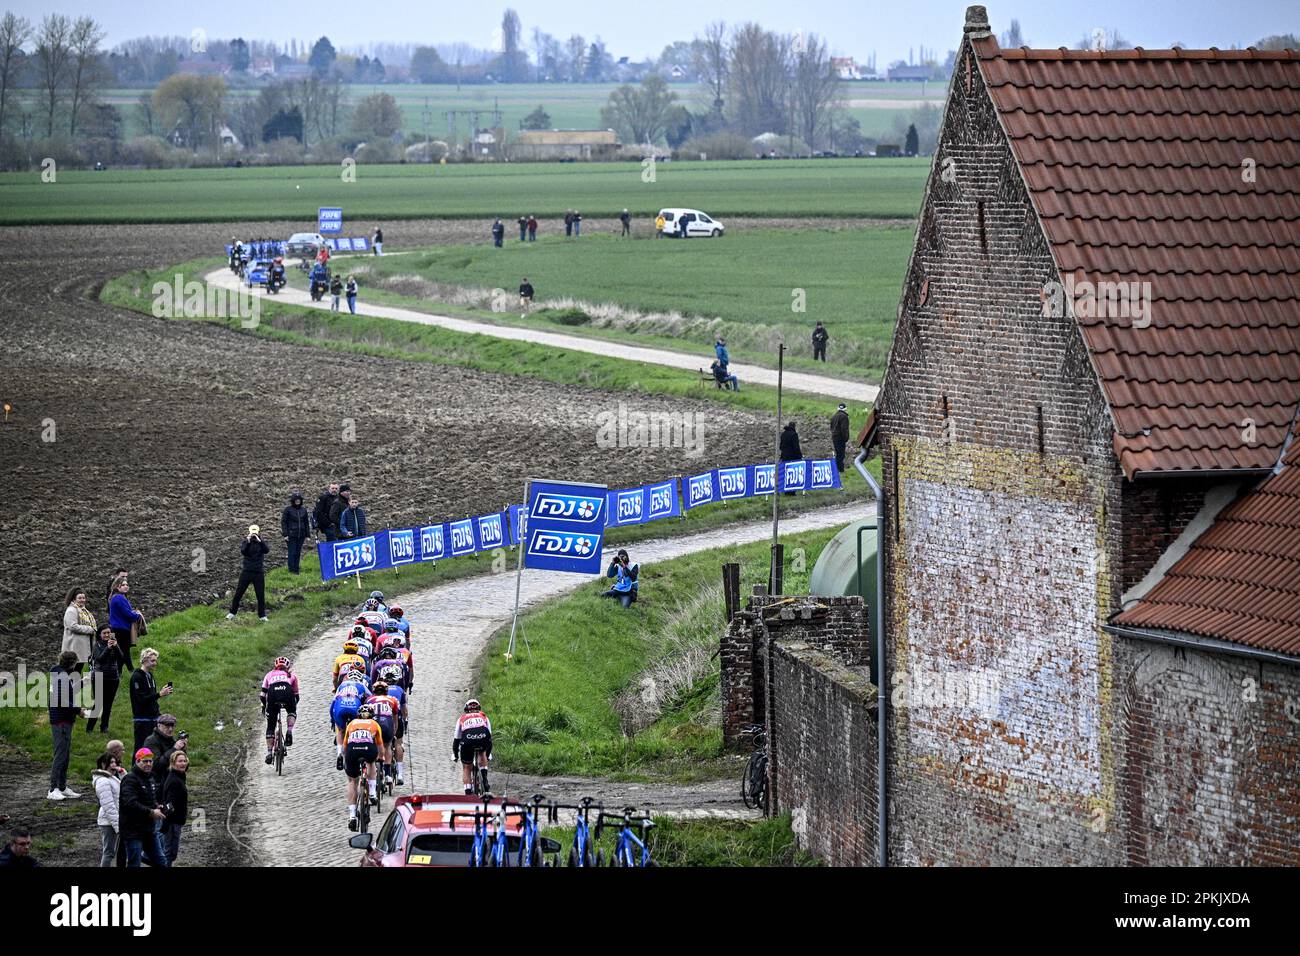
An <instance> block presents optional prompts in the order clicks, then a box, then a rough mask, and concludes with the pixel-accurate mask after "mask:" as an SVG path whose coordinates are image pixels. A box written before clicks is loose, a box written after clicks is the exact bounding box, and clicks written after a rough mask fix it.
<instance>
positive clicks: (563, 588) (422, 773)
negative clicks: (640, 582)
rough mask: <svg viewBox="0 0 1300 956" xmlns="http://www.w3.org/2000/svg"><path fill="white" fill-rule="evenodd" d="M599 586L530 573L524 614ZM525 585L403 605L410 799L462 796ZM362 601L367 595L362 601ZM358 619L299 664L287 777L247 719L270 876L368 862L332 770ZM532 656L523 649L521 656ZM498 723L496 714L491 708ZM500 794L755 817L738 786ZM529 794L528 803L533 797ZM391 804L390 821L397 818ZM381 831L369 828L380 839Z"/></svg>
mask: <svg viewBox="0 0 1300 956" xmlns="http://www.w3.org/2000/svg"><path fill="white" fill-rule="evenodd" d="M868 507H869V503H863V502H857V503H854V504H852V505H847V504H846V505H838V506H835V507H829V508H822V509H819V510H817V511H814V512H809V513H805V514H802V515H799V516H797V517H792V518H790V519H788V520H786V521H783V522H782V524H781V528H782V530H783V531H785V532H787V533H796V532H801V531H810V530H815V529H818V528H831V527H838V526H841V525H845V524H848V523H849V522H850V521H853V520H855V519H857V518H860V517H862V516H863V514H864V512H865V509H866V508H868ZM770 534H771V525H770V524H769V523H767V522H751V523H747V524H743V525H737V526H734V527H730V528H722V529H719V530H715V531H707V532H702V533H700V534H693V535H686V536H682V537H679V538H668V539H662V540H654V541H644V542H640V543H638V544H637V545H636V546H635V549H634V550H635V554H636V558H637V560H638V561H639V562H640V563H641V564H643V565H649V564H653V563H655V562H659V561H665V560H668V559H669V558H676V557H681V556H682V555H687V554H692V553H695V552H698V551H705V550H708V549H710V548H719V547H725V546H728V545H733V544H745V543H749V542H752V541H762V540H764V539H765V538H767V537H768V536H769V535H770ZM590 580H592V579H591V578H588V577H585V576H579V575H572V574H558V573H553V572H552V573H547V572H542V571H527V570H526V571H524V573H523V575H522V581H521V586H520V605H521V607H527V608H531V607H535V606H536V605H538V604H540V603H542V602H544V601H548V600H550V599H552V598H555V597H558V596H560V595H562V594H564V593H565V592H567V591H571V590H574V589H575V588H577V587H579V586H581V585H583V584H585V583H587V582H588V581H590ZM514 589H515V574H514V573H513V571H512V572H511V573H508V574H507V573H502V574H483V575H477V576H475V577H470V578H466V579H463V580H460V581H453V582H450V583H448V584H443V585H439V586H437V587H433V588H428V589H426V590H423V591H416V592H414V593H411V594H402V595H400V599H401V604H402V607H403V608H404V609H405V612H406V617H407V618H408V620H410V621H411V630H412V645H413V648H414V651H415V659H416V672H417V678H418V679H417V682H416V689H415V693H414V694H412V695H411V697H410V698H409V708H410V724H409V729H408V735H407V738H406V740H407V764H408V766H407V768H406V786H404V787H398V788H396V791H395V795H396V796H400V795H401V794H404V793H413V792H417V791H418V792H422V793H439V792H443V793H459V792H460V790H461V781H460V768H459V767H454V766H452V763H451V733H452V729H453V728H454V726H455V721H456V718H457V717H458V716H459V715H460V713H461V711H462V708H463V706H464V703H465V697H466V695H467V694H468V693H469V691H470V686H471V682H472V680H473V671H474V665H475V663H476V662H477V661H478V659H479V658H480V656H481V655H482V653H483V649H484V647H485V646H486V644H487V642H488V640H489V639H490V638H491V636H492V635H493V634H494V633H496V632H497V631H498V630H500V629H501V628H502V627H503V626H505V625H508V624H509V623H510V618H511V611H512V609H513V607H514ZM362 593H364V592H358V594H359V595H360V594H362ZM350 620H351V618H350V617H346V618H344V617H340V618H339V619H338V620H336V621H334V622H333V623H331V624H329V625H326V626H325V627H323V628H320V629H318V630H317V631H316V632H314V633H313V635H312V637H311V639H310V640H309V642H308V644H307V645H306V647H304V648H303V649H302V650H301V651H300V652H298V654H297V656H296V659H295V660H294V670H295V671H296V672H297V674H298V680H299V682H300V685H301V688H300V689H301V701H300V703H299V705H298V722H297V726H296V727H295V730H294V746H293V747H291V748H290V749H289V756H288V759H287V760H286V761H285V765H284V775H283V776H280V777H277V776H276V775H275V771H274V768H272V767H268V766H266V764H265V763H264V762H263V760H262V758H263V756H264V754H265V752H266V744H265V741H264V739H263V737H262V733H263V726H262V725H263V723H264V721H263V720H262V719H261V718H260V715H258V713H257V712H256V711H253V712H252V713H251V714H250V715H249V717H248V718H247V721H248V723H247V724H246V726H249V725H256V726H253V727H252V729H251V732H250V740H249V752H248V759H247V764H246V765H247V768H248V770H247V779H246V781H245V783H246V786H245V788H244V790H243V797H242V801H243V802H244V804H245V805H244V806H243V807H242V808H240V809H241V810H242V811H243V816H244V819H245V821H246V824H247V826H246V828H245V833H246V834H247V838H248V840H249V842H250V843H251V844H252V847H253V849H254V851H255V853H256V856H257V858H258V861H259V862H260V863H262V864H264V865H268V866H348V865H355V864H356V863H357V861H358V857H359V854H358V853H357V851H356V850H353V849H352V848H350V847H349V846H348V842H347V841H348V838H349V837H351V836H352V835H353V834H352V832H351V831H350V830H348V828H347V809H346V801H345V791H344V787H345V783H346V781H345V778H344V775H343V774H342V773H341V772H339V771H337V770H335V769H334V739H333V731H332V730H331V728H330V726H329V717H328V715H329V705H330V701H331V700H332V698H333V694H332V692H331V689H330V674H331V669H332V666H333V661H334V657H335V655H337V654H338V653H339V645H340V644H341V642H342V635H343V634H344V633H345V630H346V627H347V625H348V624H349V623H350ZM526 654H527V651H526V650H525V649H524V648H523V646H522V642H520V647H519V655H520V656H526ZM487 710H488V713H489V715H491V716H495V717H499V716H500V715H498V714H493V712H492V707H491V703H490V702H489V703H488V708H487ZM492 788H493V790H494V791H496V792H497V793H499V794H506V793H508V794H509V795H510V796H512V797H526V796H531V795H532V794H533V793H538V792H540V793H545V794H547V796H548V797H550V798H561V799H565V800H568V799H571V798H573V797H574V796H577V795H582V794H591V795H592V796H597V797H598V798H600V799H602V800H604V801H605V805H606V806H622V805H623V804H624V802H625V801H626V802H629V803H635V804H636V805H637V806H638V807H640V808H643V809H647V810H650V811H652V812H653V811H656V810H658V811H666V812H668V813H670V814H671V815H674V816H680V817H749V816H752V815H753V814H751V813H749V812H748V811H745V810H744V808H743V805H742V804H741V803H740V800H739V799H738V793H737V789H738V788H737V785H736V782H735V781H734V780H724V781H719V782H717V783H716V784H712V783H711V784H692V785H683V786H672V785H667V784H643V785H638V784H626V783H617V784H615V783H607V782H605V781H598V782H594V783H593V782H591V781H583V780H579V779H574V778H571V777H566V778H537V777H528V778H522V777H512V776H511V775H509V774H502V773H501V772H500V771H497V772H495V773H494V774H493V779H492ZM525 790H526V791H527V793H524V791H525ZM391 799H392V798H388V799H386V800H385V801H384V813H385V814H387V812H388V809H389V807H390V806H391ZM382 822H383V820H382V819H379V820H376V821H374V822H372V824H371V829H372V832H377V831H378V828H379V825H380V824H382Z"/></svg>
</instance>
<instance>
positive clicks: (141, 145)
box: [122, 136, 176, 169]
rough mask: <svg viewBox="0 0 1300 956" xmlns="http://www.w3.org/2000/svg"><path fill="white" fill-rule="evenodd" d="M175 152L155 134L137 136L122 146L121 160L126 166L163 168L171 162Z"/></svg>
mask: <svg viewBox="0 0 1300 956" xmlns="http://www.w3.org/2000/svg"><path fill="white" fill-rule="evenodd" d="M175 152H176V150H175V148H174V147H171V146H168V145H167V144H166V143H164V142H163V141H162V140H160V139H159V138H158V137H156V136H137V137H136V138H135V139H132V140H130V141H128V142H127V143H125V144H123V146H122V162H123V163H124V164H126V165H127V166H143V167H144V168H145V169H163V168H165V167H167V166H171V165H172V164H173V160H174V158H175V157H174V156H173V154H174V153H175Z"/></svg>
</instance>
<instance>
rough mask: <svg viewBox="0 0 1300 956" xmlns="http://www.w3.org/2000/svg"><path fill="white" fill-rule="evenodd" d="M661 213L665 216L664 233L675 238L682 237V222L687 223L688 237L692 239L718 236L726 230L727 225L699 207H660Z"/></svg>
mask: <svg viewBox="0 0 1300 956" xmlns="http://www.w3.org/2000/svg"><path fill="white" fill-rule="evenodd" d="M659 215H660V216H663V217H664V235H665V236H672V237H673V238H675V239H676V238H681V235H682V224H683V223H685V225H686V238H687V239H691V238H695V237H699V236H706V237H712V238H714V239H716V238H718V237H719V236H721V235H722V234H723V232H725V231H726V226H724V225H723V224H722V223H720V222H718V220H716V219H711V218H710V217H708V216H706V215H705V214H704V213H702V212H700V211H699V210H698V209H678V208H676V207H673V208H670V209H660V210H659Z"/></svg>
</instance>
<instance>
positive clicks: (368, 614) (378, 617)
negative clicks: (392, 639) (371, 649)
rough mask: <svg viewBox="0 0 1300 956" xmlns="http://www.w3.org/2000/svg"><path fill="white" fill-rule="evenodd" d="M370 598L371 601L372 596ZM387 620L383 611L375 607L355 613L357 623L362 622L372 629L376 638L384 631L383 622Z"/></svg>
mask: <svg viewBox="0 0 1300 956" xmlns="http://www.w3.org/2000/svg"><path fill="white" fill-rule="evenodd" d="M370 600H371V601H373V600H374V598H371V599H370ZM366 603H367V604H369V603H370V601H367V602H366ZM387 620H388V618H387V616H385V614H384V612H383V611H380V610H378V609H375V608H371V609H367V610H365V611H362V612H361V613H360V614H358V615H357V623H359V624H364V625H365V626H366V627H368V628H370V630H372V631H374V632H375V637H376V638H378V637H379V635H380V634H382V633H384V622H385V621H387Z"/></svg>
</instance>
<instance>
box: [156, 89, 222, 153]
mask: <svg viewBox="0 0 1300 956" xmlns="http://www.w3.org/2000/svg"><path fill="white" fill-rule="evenodd" d="M225 96H226V81H225V80H223V79H222V78H221V77H219V76H193V75H190V74H186V73H177V74H176V75H175V76H169V77H168V78H167V79H165V80H163V81H162V82H161V83H159V84H158V88H157V89H156V90H154V93H153V109H154V114H155V116H156V117H157V121H158V124H159V126H160V127H161V128H162V129H163V130H173V131H175V132H176V133H178V134H179V135H180V138H181V140H182V141H183V142H184V143H185V145H187V146H189V147H190V149H192V150H197V149H198V148H199V146H200V145H201V144H203V143H204V142H217V132H218V129H219V126H220V124H221V117H222V115H223V113H224V112H225V111H224V109H223V108H222V107H223V104H224V102H225Z"/></svg>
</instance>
